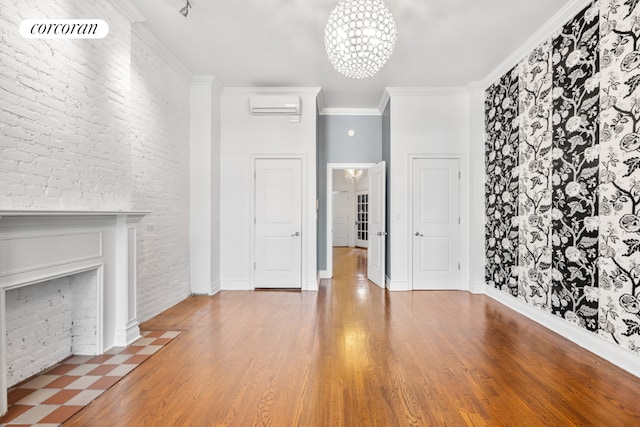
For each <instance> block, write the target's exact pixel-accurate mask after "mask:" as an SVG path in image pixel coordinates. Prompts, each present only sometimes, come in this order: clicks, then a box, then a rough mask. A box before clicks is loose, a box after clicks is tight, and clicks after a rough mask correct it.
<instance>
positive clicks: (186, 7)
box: [180, 0, 193, 18]
mask: <svg viewBox="0 0 640 427" xmlns="http://www.w3.org/2000/svg"><path fill="white" fill-rule="evenodd" d="M192 7H193V6H191V3H190V2H189V0H187V4H185V5H184V7H183V8H182V9H180V13H181V14H182V16H184V17H185V18H186V17H187V15H188V14H189V9H191V8H192Z"/></svg>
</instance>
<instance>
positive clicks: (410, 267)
mask: <svg viewBox="0 0 640 427" xmlns="http://www.w3.org/2000/svg"><path fill="white" fill-rule="evenodd" d="M447 159H450V160H457V161H458V172H460V178H459V183H458V215H459V216H460V222H461V224H460V233H458V239H459V242H458V244H459V246H458V247H459V248H460V275H459V283H458V288H459V290H464V289H466V288H465V287H463V280H464V277H465V274H466V262H467V258H466V256H465V253H466V250H467V245H466V244H465V242H464V238H463V236H464V235H465V227H466V223H467V221H466V216H465V215H464V210H463V209H464V208H463V205H462V201H463V197H462V193H463V191H466V189H465V188H464V187H463V182H464V181H463V180H462V170H463V162H464V161H465V156H464V155H463V154H460V153H452V154H410V155H409V168H408V170H409V175H408V177H407V181H408V184H409V186H408V188H409V193H408V196H409V197H407V198H408V199H409V206H408V209H409V210H408V212H407V214H408V216H409V238H408V239H407V276H408V277H409V290H411V291H413V238H412V234H413V230H414V224H413V202H414V200H413V172H414V170H413V164H414V160H447Z"/></svg>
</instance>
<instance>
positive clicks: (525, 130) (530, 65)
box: [518, 42, 553, 311]
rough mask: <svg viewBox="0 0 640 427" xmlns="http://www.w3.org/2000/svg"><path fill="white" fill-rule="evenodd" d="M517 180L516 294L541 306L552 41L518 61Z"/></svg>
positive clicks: (547, 294)
mask: <svg viewBox="0 0 640 427" xmlns="http://www.w3.org/2000/svg"><path fill="white" fill-rule="evenodd" d="M519 73H520V93H519V96H520V105H519V111H520V117H519V122H520V146H519V150H520V152H519V163H520V165H521V166H520V174H519V176H520V182H519V188H518V192H519V197H518V214H519V218H520V221H519V230H520V239H519V247H518V255H519V258H518V267H519V268H518V273H519V274H518V296H519V298H520V299H522V300H524V301H525V302H528V303H529V304H531V305H535V306H537V307H539V308H541V309H543V310H546V311H550V310H551V309H550V307H551V189H552V186H551V166H552V159H551V150H552V134H553V129H552V122H551V107H552V104H551V99H552V98H551V89H552V86H551V83H552V78H553V69H552V62H551V44H550V43H548V42H547V43H544V44H543V45H542V46H540V47H539V48H537V49H535V50H534V51H533V52H531V54H530V55H529V56H528V57H527V58H525V60H524V61H522V62H521V63H520V65H519Z"/></svg>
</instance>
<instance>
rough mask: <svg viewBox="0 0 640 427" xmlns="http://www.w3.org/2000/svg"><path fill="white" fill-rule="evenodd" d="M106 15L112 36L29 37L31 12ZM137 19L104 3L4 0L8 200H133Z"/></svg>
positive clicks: (55, 203) (1, 165)
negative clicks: (22, 29)
mask: <svg viewBox="0 0 640 427" xmlns="http://www.w3.org/2000/svg"><path fill="white" fill-rule="evenodd" d="M52 17H55V18H80V17H82V18H87V17H95V18H103V19H105V20H107V21H108V22H109V26H110V33H109V35H108V36H107V38H105V39H104V40H27V39H23V38H22V37H21V36H20V34H19V32H18V27H19V24H20V22H21V21H22V20H23V19H27V18H52ZM129 26H130V24H129V22H128V21H127V20H126V19H125V18H124V17H123V16H121V15H120V14H118V13H117V12H116V11H115V10H114V9H113V7H112V6H111V4H110V3H109V2H104V1H85V0H76V1H64V2H63V1H55V2H54V1H47V2H43V1H36V0H28V1H23V2H20V3H19V4H17V3H16V2H14V1H7V0H0V34H1V37H2V42H1V43H0V57H1V58H2V61H1V64H2V65H1V66H0V135H2V138H0V183H1V184H0V207H6V208H35V209H44V208H57V209H61V208H64V209H126V208H128V207H130V205H131V201H130V191H129V187H130V167H131V160H130V158H131V148H130V143H129V140H128V135H129V134H130V124H129V122H128V121H127V120H126V118H127V117H128V115H129V105H130V102H129V96H130V90H129V87H130V75H129V71H130V67H129V62H130V60H129V58H130V51H129V46H130V31H129Z"/></svg>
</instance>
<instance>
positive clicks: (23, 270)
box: [0, 210, 149, 415]
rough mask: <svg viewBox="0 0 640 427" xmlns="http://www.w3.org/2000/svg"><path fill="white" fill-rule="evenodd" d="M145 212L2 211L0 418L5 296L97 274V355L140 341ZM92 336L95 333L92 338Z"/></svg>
mask: <svg viewBox="0 0 640 427" xmlns="http://www.w3.org/2000/svg"><path fill="white" fill-rule="evenodd" d="M148 213H149V212H143V211H127V212H125V211H13V210H12V211H0V415H1V414H4V413H5V412H6V411H7V388H8V384H7V363H8V361H7V353H6V349H7V347H6V345H7V342H6V334H7V330H6V326H7V322H6V309H7V307H6V304H7V299H6V292H7V291H9V290H12V289H17V288H21V287H24V286H29V285H33V284H36V283H42V282H45V281H49V280H52V279H57V278H61V277H66V276H71V275H74V274H77V273H83V272H90V271H95V274H96V279H97V280H96V282H97V289H96V290H97V304H96V314H95V322H96V325H95V326H96V327H95V336H91V337H87V339H92V340H94V342H95V346H94V347H93V348H95V354H102V353H104V352H105V351H107V350H109V349H110V348H112V347H115V346H118V347H119V346H126V345H128V344H130V343H132V342H133V341H135V340H136V339H137V338H138V337H139V336H140V329H139V326H138V320H137V313H136V312H137V309H136V224H137V223H138V222H139V221H140V219H142V217H144V216H145V215H146V214H148ZM91 335H93V334H91Z"/></svg>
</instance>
